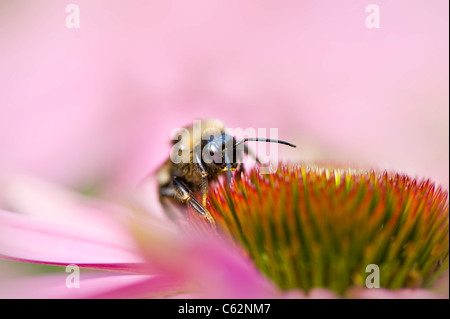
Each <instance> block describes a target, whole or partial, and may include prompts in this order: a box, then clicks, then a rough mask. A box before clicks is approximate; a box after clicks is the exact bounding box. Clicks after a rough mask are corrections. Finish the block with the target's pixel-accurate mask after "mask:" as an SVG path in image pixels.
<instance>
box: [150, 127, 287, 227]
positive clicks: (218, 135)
mask: <svg viewBox="0 0 450 319" xmlns="http://www.w3.org/2000/svg"><path fill="white" fill-rule="evenodd" d="M196 124H198V125H197V127H196ZM247 141H262V142H273V143H280V144H284V145H288V146H291V147H296V146H295V145H293V144H291V143H288V142H284V141H280V140H274V139H267V138H257V137H255V138H244V139H242V140H240V141H239V142H237V141H236V138H235V137H234V136H231V135H229V134H227V133H226V132H225V126H224V124H223V123H222V122H221V121H219V120H215V119H205V120H202V121H194V125H192V126H188V127H185V128H183V129H181V130H179V131H176V132H175V138H172V151H171V154H170V157H169V158H168V159H167V160H166V162H165V163H164V164H163V165H162V166H161V167H160V168H159V169H158V170H157V172H156V175H157V182H158V189H159V199H160V202H161V204H162V205H163V207H165V208H166V212H167V214H168V215H169V217H171V218H174V217H175V216H173V214H172V213H170V209H168V202H172V203H178V204H181V205H183V206H188V207H190V208H192V209H193V210H194V211H195V212H197V213H199V214H200V215H202V216H203V217H205V218H206V219H208V220H209V221H210V222H211V223H214V221H213V220H212V217H211V215H210V214H209V212H208V210H207V209H206V200H207V195H208V185H209V184H210V183H211V182H214V181H217V180H218V178H219V176H221V175H223V174H226V175H227V182H228V184H229V185H231V178H232V171H236V170H239V171H241V170H242V169H243V167H242V158H243V155H242V153H244V154H246V155H247V156H252V157H253V158H255V160H256V162H257V163H258V164H261V162H260V160H259V159H258V157H257V156H256V155H255V154H254V153H253V152H252V151H251V150H250V149H249V148H248V146H247V144H245V142H247ZM196 197H201V203H200V202H199V201H198V200H197V199H196Z"/></svg>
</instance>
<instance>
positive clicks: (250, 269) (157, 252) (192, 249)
mask: <svg viewBox="0 0 450 319" xmlns="http://www.w3.org/2000/svg"><path fill="white" fill-rule="evenodd" d="M134 230H135V233H136V238H137V242H138V244H139V246H140V247H141V250H142V253H143V255H144V256H145V257H146V258H147V260H148V261H149V262H151V263H152V264H153V265H155V266H156V267H159V268H158V269H159V272H160V273H161V274H163V275H166V276H170V277H173V278H177V279H179V280H181V281H183V282H185V283H186V285H187V286H188V287H189V288H190V289H191V290H190V291H191V292H194V293H199V294H200V295H202V296H203V298H280V297H282V293H281V292H280V291H279V289H278V288H277V287H276V285H275V284H273V283H272V282H271V281H270V280H269V279H267V278H266V277H265V276H264V275H263V274H261V272H260V271H259V270H258V269H257V268H256V266H255V265H254V264H253V263H252V262H251V261H250V260H249V259H247V258H245V257H244V255H243V253H242V252H241V251H239V250H238V249H237V248H236V247H232V246H231V245H230V244H229V243H227V242H225V241H223V240H221V239H219V238H213V237H208V236H205V237H199V236H194V235H188V234H177V235H173V234H168V233H167V232H163V231H161V230H159V229H157V228H156V227H153V228H152V225H151V224H149V223H145V221H142V220H140V221H139V222H136V224H135V227H134Z"/></svg>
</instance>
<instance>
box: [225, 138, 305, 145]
mask: <svg viewBox="0 0 450 319" xmlns="http://www.w3.org/2000/svg"><path fill="white" fill-rule="evenodd" d="M248 141H257V142H269V143H279V144H284V145H287V146H290V147H297V146H295V145H294V144H291V143H288V142H285V141H280V140H272V139H270V138H259V137H246V138H244V139H242V140H240V141H239V142H237V143H236V144H235V145H234V146H238V145H240V144H242V143H245V142H248Z"/></svg>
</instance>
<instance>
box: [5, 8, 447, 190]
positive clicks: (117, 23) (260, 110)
mask: <svg viewBox="0 0 450 319" xmlns="http://www.w3.org/2000/svg"><path fill="white" fill-rule="evenodd" d="M69 3H75V4H77V5H79V7H80V28H79V29H68V28H66V26H65V20H66V17H67V15H68V13H66V12H65V8H66V5H67V4H69ZM369 3H371V1H355V0H352V1H350V0H347V1H318V0H314V1H313V0H311V1H294V0H292V1H282V2H278V1H238V0H234V1H231V0H230V1H212V0H202V1H137V0H133V1H100V0H99V1H88V0H74V1H59V0H48V1H39V2H38V1H33V2H30V1H24V0H15V1H2V2H1V3H0V174H2V173H4V172H5V171H8V170H22V169H25V170H27V171H31V172H32V173H35V174H38V175H41V176H42V177H44V178H47V179H50V180H53V181H57V182H61V183H64V184H67V185H69V186H73V187H83V186H84V185H90V184H96V183H97V184H98V183H103V184H104V185H108V187H119V188H120V187H127V188H128V187H130V186H131V185H134V184H135V183H136V182H137V181H138V180H140V179H141V178H142V177H143V176H144V175H145V174H147V173H148V172H150V171H152V170H154V169H155V168H156V167H157V166H158V165H159V164H160V163H161V161H163V160H164V159H165V158H166V157H167V154H168V150H169V146H168V139H169V133H170V131H171V130H172V129H173V128H174V127H179V126H182V125H186V124H189V123H191V121H192V120H193V119H194V118H199V117H217V118H220V119H222V120H223V121H224V122H225V123H226V124H227V126H229V127H242V128H247V127H255V128H259V127H267V128H269V127H276V128H278V129H279V137H280V138H283V139H286V140H289V141H291V142H293V143H295V144H297V145H298V146H299V148H298V149H297V150H296V151H295V152H293V151H292V149H288V150H286V149H283V150H282V149H281V148H280V153H281V156H283V158H290V159H302V160H305V161H313V160H323V161H326V162H335V161H336V162H339V163H344V164H349V165H358V166H359V165H361V166H364V167H376V168H381V169H385V168H387V169H395V170H397V171H400V172H404V173H408V174H410V175H414V176H415V175H417V176H420V177H430V178H432V179H433V180H434V181H435V182H437V183H438V184H441V185H443V186H444V187H445V188H448V184H449V180H448V175H449V164H448V163H449V146H448V145H449V120H448V116H449V91H448V85H449V77H448V76H449V74H448V68H449V63H448V55H449V50H448V44H449V42H448V35H449V34H448V32H449V31H448V24H449V23H448V22H449V15H448V11H449V3H448V1H441V0H433V1H429V0H427V1H425V0H422V1H413V0H402V1H400V0H398V1H388V0H377V1H374V3H376V4H378V5H379V7H380V22H381V28H380V29H368V28H366V25H365V19H366V17H367V15H368V14H367V13H366V12H365V7H366V5H368V4H369Z"/></svg>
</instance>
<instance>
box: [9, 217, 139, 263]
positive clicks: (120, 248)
mask: <svg viewBox="0 0 450 319" xmlns="http://www.w3.org/2000/svg"><path fill="white" fill-rule="evenodd" d="M87 222H89V221H87ZM98 226H99V229H102V228H101V225H98ZM0 255H5V256H9V257H10V258H16V259H27V260H34V261H40V262H44V263H65V264H67V263H74V264H77V263H83V264H86V263H95V264H98V263H99V264H107V263H136V262H142V261H143V259H142V258H141V257H140V256H139V252H138V251H137V250H136V249H135V247H134V244H133V242H132V241H131V239H130V238H127V237H126V236H124V234H123V235H122V236H119V234H117V237H115V236H114V232H113V233H109V232H108V229H105V231H104V232H101V231H99V232H92V231H91V230H89V229H87V230H86V229H84V228H82V227H77V226H73V227H71V226H68V225H61V224H58V223H52V222H49V221H43V220H39V219H37V218H34V217H32V216H23V215H19V214H15V213H11V212H7V211H2V210H0Z"/></svg>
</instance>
